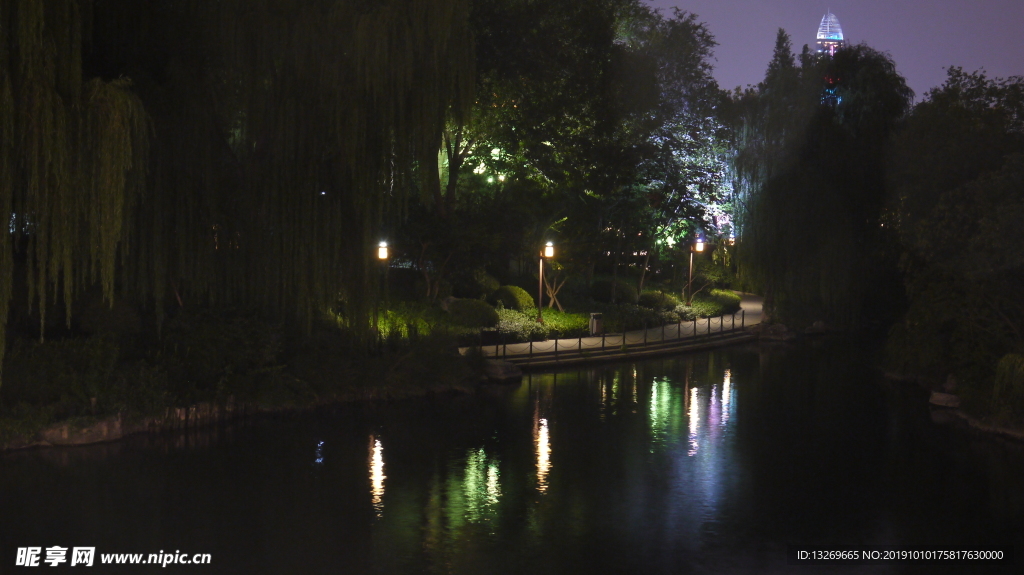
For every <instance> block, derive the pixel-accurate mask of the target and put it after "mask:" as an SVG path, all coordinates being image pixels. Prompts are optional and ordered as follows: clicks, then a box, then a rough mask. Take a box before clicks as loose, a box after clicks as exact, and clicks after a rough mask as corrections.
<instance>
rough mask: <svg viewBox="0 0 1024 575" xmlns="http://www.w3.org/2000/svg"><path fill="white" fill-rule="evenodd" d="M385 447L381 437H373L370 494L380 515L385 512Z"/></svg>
mask: <svg viewBox="0 0 1024 575" xmlns="http://www.w3.org/2000/svg"><path fill="white" fill-rule="evenodd" d="M385 479H387V476H386V475H384V447H383V446H382V445H381V443H380V440H379V439H373V447H372V448H371V453H370V484H371V488H370V494H371V496H372V499H371V500H372V502H373V510H374V512H376V513H377V517H380V516H381V514H383V512H384V480H385Z"/></svg>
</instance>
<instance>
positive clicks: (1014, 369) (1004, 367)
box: [992, 353, 1024, 412]
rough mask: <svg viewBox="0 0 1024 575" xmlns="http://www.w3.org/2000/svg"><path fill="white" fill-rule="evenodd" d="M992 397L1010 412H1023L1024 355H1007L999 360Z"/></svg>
mask: <svg viewBox="0 0 1024 575" xmlns="http://www.w3.org/2000/svg"><path fill="white" fill-rule="evenodd" d="M992 395H993V398H994V399H995V401H996V402H998V403H1001V404H1003V405H1005V406H1008V407H1009V408H1010V410H1011V411H1013V412H1024V355H1020V354H1016V353H1008V354H1006V355H1004V356H1003V358H1002V359H1000V360H999V364H998V365H997V366H996V381H995V387H994V389H993V394H992Z"/></svg>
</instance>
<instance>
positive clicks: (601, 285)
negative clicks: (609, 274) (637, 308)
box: [590, 279, 637, 304]
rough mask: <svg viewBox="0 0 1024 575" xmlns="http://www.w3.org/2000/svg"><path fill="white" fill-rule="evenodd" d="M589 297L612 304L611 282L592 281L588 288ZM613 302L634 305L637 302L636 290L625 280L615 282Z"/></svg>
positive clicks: (606, 280)
mask: <svg viewBox="0 0 1024 575" xmlns="http://www.w3.org/2000/svg"><path fill="white" fill-rule="evenodd" d="M590 297H592V298H594V300H596V301H599V302H603V303H612V280H610V279H600V280H594V283H593V284H591V286H590ZM615 302H616V303H630V304H635V303H636V302H637V295H636V288H635V287H633V285H632V284H630V283H629V282H627V281H625V280H622V279H619V280H616V281H615Z"/></svg>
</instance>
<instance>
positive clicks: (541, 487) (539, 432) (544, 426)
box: [533, 418, 551, 493]
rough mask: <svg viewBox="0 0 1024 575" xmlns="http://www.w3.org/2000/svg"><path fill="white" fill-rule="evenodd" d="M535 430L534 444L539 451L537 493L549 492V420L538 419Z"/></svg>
mask: <svg viewBox="0 0 1024 575" xmlns="http://www.w3.org/2000/svg"><path fill="white" fill-rule="evenodd" d="M536 421H537V424H536V426H535V428H534V434H533V437H534V443H535V444H536V451H537V491H540V492H541V493H545V492H546V491H547V490H548V472H549V471H550V470H551V438H550V437H549V434H548V420H547V418H538V419H537V420H536Z"/></svg>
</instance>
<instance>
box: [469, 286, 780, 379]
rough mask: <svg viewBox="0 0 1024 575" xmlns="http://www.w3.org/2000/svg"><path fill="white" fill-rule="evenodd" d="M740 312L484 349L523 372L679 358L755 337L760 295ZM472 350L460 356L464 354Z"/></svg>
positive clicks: (744, 302)
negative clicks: (678, 355)
mask: <svg viewBox="0 0 1024 575" xmlns="http://www.w3.org/2000/svg"><path fill="white" fill-rule="evenodd" d="M740 297H741V299H740V308H741V311H740V312H738V313H736V314H735V315H727V316H724V317H712V318H704V319H698V320H696V321H686V322H681V323H678V324H668V325H663V326H658V327H652V328H648V329H646V330H636V331H629V332H626V333H614V334H605V335H603V336H600V335H599V336H588V337H574V338H562V339H549V340H546V341H536V342H528V343H510V344H507V345H504V344H501V343H498V344H496V345H487V346H481V347H480V350H481V351H482V352H483V354H484V355H485V356H486V357H488V358H492V359H501V360H505V361H507V362H510V363H514V364H516V365H518V366H520V367H521V368H523V369H527V368H532V369H541V368H549V367H553V366H556V365H557V366H561V365H570V364H575V363H589V362H592V361H604V360H609V361H610V360H616V359H623V358H630V357H637V356H650V355H659V354H665V353H677V352H679V351H690V350H696V349H705V348H709V347H718V346H721V345H725V344H731V343H738V342H741V341H747V340H750V339H753V338H754V335H753V334H751V333H749V332H748V331H747V329H746V328H749V327H750V326H753V325H756V324H759V323H761V318H762V303H763V300H762V298H761V297H760V296H756V295H753V294H740ZM467 349H468V348H463V349H462V350H461V351H462V353H465V352H466V350H467Z"/></svg>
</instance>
